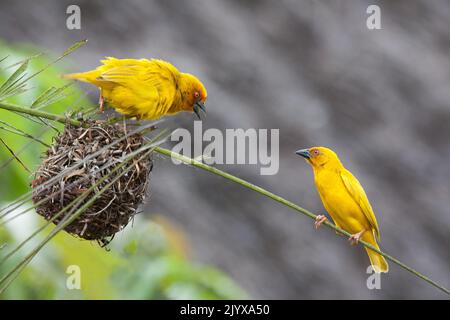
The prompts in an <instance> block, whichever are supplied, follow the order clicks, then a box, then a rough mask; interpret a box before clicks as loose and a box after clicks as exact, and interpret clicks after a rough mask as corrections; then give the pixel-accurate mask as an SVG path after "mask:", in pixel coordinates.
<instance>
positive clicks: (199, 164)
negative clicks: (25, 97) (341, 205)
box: [0, 102, 450, 295]
mask: <svg viewBox="0 0 450 320" xmlns="http://www.w3.org/2000/svg"><path fill="white" fill-rule="evenodd" d="M0 109H6V110H10V111H15V112H21V113H26V114H29V115H31V116H36V117H42V118H46V119H49V120H54V121H58V122H61V123H70V124H72V125H75V126H81V125H82V123H81V121H77V120H75V119H71V118H68V117H64V116H60V115H56V114H52V113H48V112H44V111H39V110H35V109H30V108H24V107H21V106H17V105H14V104H10V103H5V102H0ZM154 151H156V152H158V153H160V154H162V155H164V156H167V157H171V158H173V159H176V160H179V161H181V162H183V163H185V164H189V165H192V166H194V167H197V168H200V169H202V170H205V171H207V172H209V173H213V174H215V175H218V176H220V177H222V178H225V179H227V180H230V181H232V182H234V183H237V184H240V185H241V186H243V187H245V188H247V189H250V190H253V191H255V192H258V193H260V194H262V195H264V196H266V197H268V198H270V199H272V200H274V201H277V202H279V203H281V204H283V205H284V206H287V207H289V208H291V209H294V210H295V211H297V212H299V213H301V214H303V215H305V216H307V217H309V218H311V219H313V220H315V219H316V215H315V214H314V213H312V212H310V211H308V210H306V209H304V208H302V207H300V206H299V205H297V204H295V203H293V202H291V201H289V200H286V199H284V198H283V197H281V196H279V195H276V194H274V193H272V192H270V191H268V190H266V189H264V188H261V187H259V186H257V185H254V184H252V183H250V182H248V181H245V180H243V179H241V178H238V177H236V176H233V175H232V174H229V173H227V172H224V171H222V170H219V169H217V168H214V167H211V166H209V165H207V164H204V163H202V162H200V161H197V160H194V159H191V158H189V157H186V156H183V155H181V154H179V153H175V152H172V151H171V150H168V149H165V148H161V147H158V146H157V147H155V148H154ZM323 224H324V225H325V226H327V227H328V228H330V229H333V230H335V231H336V232H338V233H340V234H343V235H346V236H348V237H350V236H351V234H350V233H348V232H347V231H345V230H343V229H341V228H338V227H336V226H335V225H334V224H332V223H330V222H328V221H325V222H324V223H323ZM359 243H360V244H361V245H363V246H365V247H367V248H369V249H371V250H373V251H375V252H378V253H379V254H381V255H382V256H384V257H385V258H386V259H388V260H390V261H391V262H393V263H395V264H397V265H398V266H400V267H401V268H403V269H405V270H406V271H408V272H410V273H412V274H413V275H415V276H416V277H419V278H420V279H422V280H424V281H426V282H427V283H429V284H431V285H432V286H434V287H436V288H438V289H439V290H441V291H443V292H445V293H446V294H449V295H450V291H449V290H448V289H447V288H445V287H444V286H442V285H440V284H438V283H437V282H435V281H433V280H431V279H430V278H428V277H427V276H425V275H423V274H421V273H420V272H418V271H416V270H414V269H413V268H411V267H409V266H407V265H406V264H404V263H403V262H401V261H399V260H398V259H396V258H394V257H392V256H390V255H388V254H387V253H384V252H382V251H381V250H378V249H377V248H375V247H374V246H372V245H371V244H370V243H368V242H365V241H363V240H360V241H359Z"/></svg>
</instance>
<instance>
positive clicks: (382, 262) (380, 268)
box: [363, 232, 389, 273]
mask: <svg viewBox="0 0 450 320" xmlns="http://www.w3.org/2000/svg"><path fill="white" fill-rule="evenodd" d="M363 240H364V241H366V242H369V243H370V244H371V245H373V246H374V247H375V248H377V249H378V250H380V247H379V246H378V244H377V242H376V241H375V237H374V236H373V234H372V233H370V232H366V233H365V234H364V236H363ZM365 249H366V252H367V255H368V256H369V259H370V263H371V264H372V268H373V269H374V271H375V272H376V273H381V272H388V271H389V265H388V263H387V261H386V259H385V258H384V257H383V256H382V255H381V254H379V253H378V252H375V251H373V250H372V249H369V248H365Z"/></svg>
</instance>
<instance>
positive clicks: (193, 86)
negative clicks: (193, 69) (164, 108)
mask: <svg viewBox="0 0 450 320" xmlns="http://www.w3.org/2000/svg"><path fill="white" fill-rule="evenodd" d="M180 89H181V93H182V96H181V100H182V101H181V106H180V107H181V109H182V110H183V111H188V112H195V114H196V115H197V117H198V118H199V119H200V110H201V111H203V112H206V109H205V102H206V99H207V97H208V93H207V92H206V88H205V86H204V85H203V83H201V81H200V80H198V79H197V77H195V76H193V75H192V74H189V73H182V74H181V78H180Z"/></svg>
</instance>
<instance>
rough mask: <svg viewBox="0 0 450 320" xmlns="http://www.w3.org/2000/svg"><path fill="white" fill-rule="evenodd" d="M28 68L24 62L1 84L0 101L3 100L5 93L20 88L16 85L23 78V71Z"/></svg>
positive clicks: (26, 61) (26, 62)
mask: <svg viewBox="0 0 450 320" xmlns="http://www.w3.org/2000/svg"><path fill="white" fill-rule="evenodd" d="M27 67H28V60H25V61H24V62H23V63H22V64H21V65H20V67H19V68H17V70H16V71H15V72H14V73H13V74H12V75H11V76H10V77H9V78H8V79H7V80H6V81H5V82H4V83H3V85H2V86H1V87H0V100H3V99H4V95H5V93H7V92H8V91H12V90H15V87H14V86H15V85H16V88H21V87H22V86H21V84H19V85H17V83H18V82H19V81H20V80H22V79H23V77H24V76H25V75H26V73H25V71H26V69H27Z"/></svg>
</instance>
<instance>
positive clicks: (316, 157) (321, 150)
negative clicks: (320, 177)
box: [295, 147, 341, 168]
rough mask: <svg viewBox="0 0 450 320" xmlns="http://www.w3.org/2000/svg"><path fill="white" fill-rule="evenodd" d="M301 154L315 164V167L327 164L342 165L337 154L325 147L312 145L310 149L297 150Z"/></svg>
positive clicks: (311, 163)
mask: <svg viewBox="0 0 450 320" xmlns="http://www.w3.org/2000/svg"><path fill="white" fill-rule="evenodd" d="M295 153H296V154H298V155H299V156H302V157H303V158H305V160H306V161H307V162H308V163H309V164H310V165H312V166H313V168H321V167H325V166H330V165H331V166H336V165H340V164H341V161H340V160H339V158H338V156H337V154H336V153H335V152H334V151H333V150H331V149H328V148H325V147H312V148H309V149H301V150H297V151H296V152H295Z"/></svg>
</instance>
